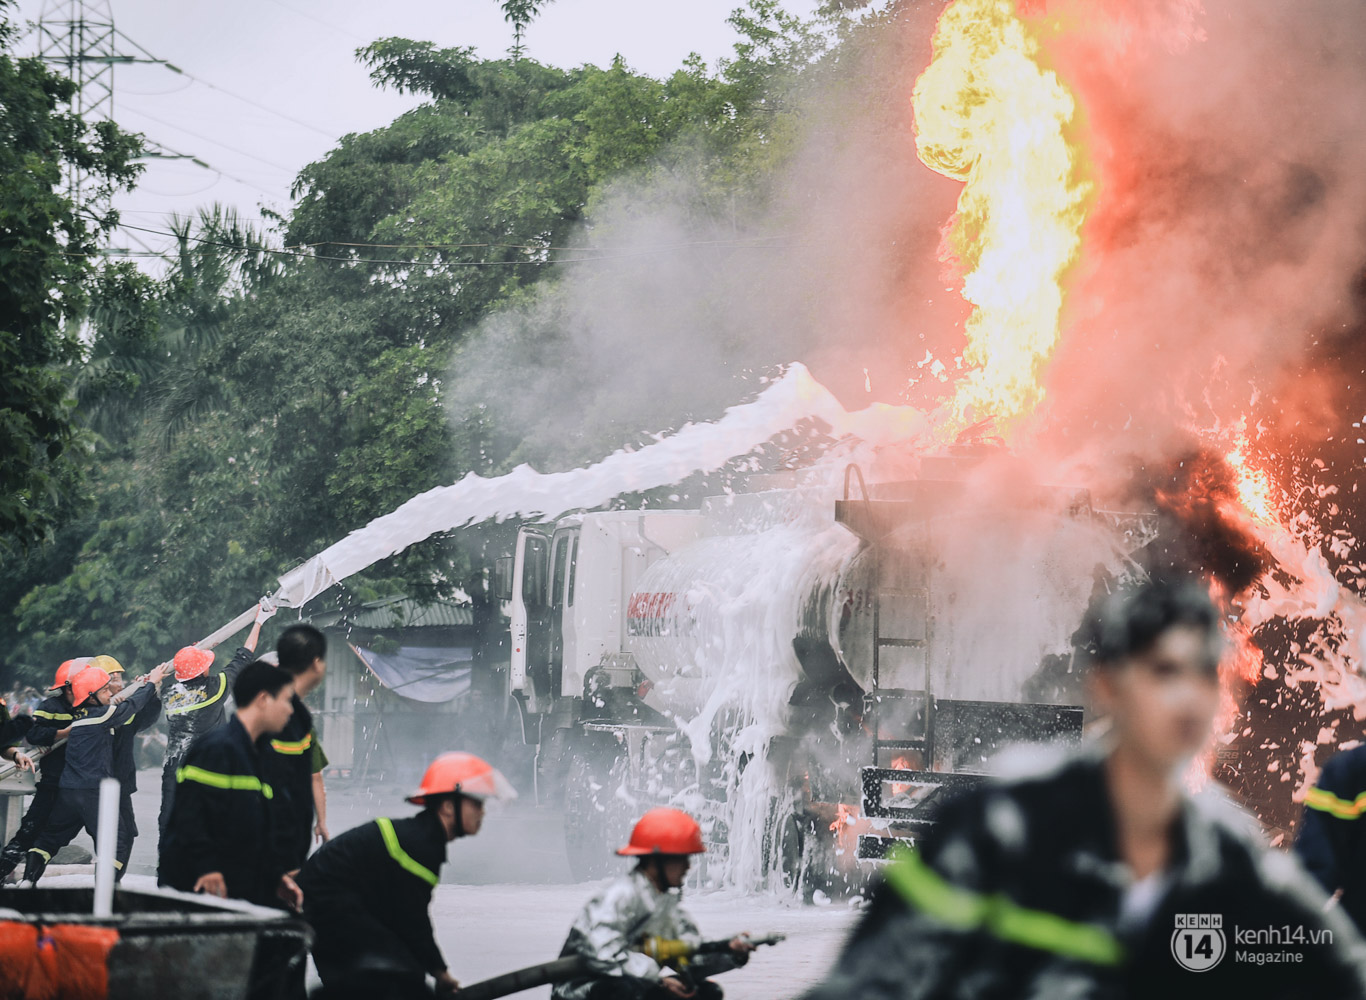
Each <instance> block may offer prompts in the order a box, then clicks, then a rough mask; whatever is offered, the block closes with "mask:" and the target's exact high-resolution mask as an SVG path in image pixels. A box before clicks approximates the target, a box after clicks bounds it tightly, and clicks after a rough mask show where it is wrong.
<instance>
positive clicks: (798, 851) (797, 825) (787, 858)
mask: <svg viewBox="0 0 1366 1000" xmlns="http://www.w3.org/2000/svg"><path fill="white" fill-rule="evenodd" d="M774 836H775V839H776V840H777V852H776V856H775V857H774V859H773V860H774V861H775V862H776V865H777V871H776V874H777V875H778V877H779V878H780V879H781V880H782V886H783V889H785V890H786V891H787V892H790V893H795V892H797V890H798V889H799V888H800V887H801V884H802V881H803V874H804V873H803V871H802V867H803V862H804V860H805V846H806V836H805V833H804V832H803V830H802V824H801V821H800V820H798V819H797V817H796V815H795V814H793V813H788V814H787V815H786V816H784V817H783V818H782V819H781V820H779V822H778V829H777V830H776V831H775V833H774Z"/></svg>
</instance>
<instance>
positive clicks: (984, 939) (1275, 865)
mask: <svg viewBox="0 0 1366 1000" xmlns="http://www.w3.org/2000/svg"><path fill="white" fill-rule="evenodd" d="M1103 764H1104V755H1103V753H1101V752H1100V751H1099V750H1097V749H1094V748H1091V749H1087V750H1084V751H1080V752H1076V753H1073V754H1067V755H1062V756H1061V757H1060V759H1055V760H1053V761H1052V762H1051V763H1050V764H1049V765H1048V766H1045V767H1042V768H1039V769H1036V770H1035V771H1034V773H1032V774H1029V775H1025V776H1022V777H1019V778H1017V779H1014V780H1011V781H1008V782H1005V783H1000V784H992V785H990V786H984V787H982V788H979V789H976V790H974V791H972V792H968V793H965V794H963V795H960V796H959V797H957V798H955V799H953V800H951V801H950V802H948V803H947V804H946V805H945V806H944V807H943V808H942V809H941V811H940V814H939V816H938V822H937V823H936V825H935V826H934V827H933V828H932V829H931V830H930V831H929V833H928V834H926V835H925V837H924V838H923V839H922V840H921V841H920V843H919V845H918V846H919V850H918V852H917V853H908V854H907V855H906V856H904V857H903V858H902V859H901V860H899V861H896V862H895V863H893V864H891V865H889V866H888V867H887V869H886V871H885V879H884V882H883V884H882V885H881V887H880V888H879V889H878V890H877V892H876V895H875V897H874V900H873V902H872V904H871V906H870V907H869V912H868V913H867V915H866V916H865V917H864V918H863V920H862V922H861V923H860V924H859V926H858V927H857V928H856V930H855V932H854V934H853V935H852V937H851V938H850V940H849V942H848V944H847V945H846V947H845V950H844V952H843V954H842V955H841V956H840V958H839V960H838V962H837V963H836V966H835V968H834V970H833V972H832V973H831V974H830V976H829V977H828V978H827V979H826V981H825V982H824V983H823V984H822V985H820V986H818V987H817V988H816V989H815V990H813V991H812V992H810V993H809V994H807V998H808V1000H847V998H849V997H855V996H856V997H860V998H870V1000H878V998H897V1000H912V998H921V997H935V998H952V997H974V998H983V997H1086V998H1112V997H1136V998H1138V997H1142V998H1151V997H1161V998H1163V1000H1175V998H1180V997H1193V998H1194V997H1199V998H1202V1000H1207V998H1209V997H1212V996H1221V997H1222V996H1248V997H1254V996H1255V997H1291V996H1295V997H1300V996H1304V997H1309V996H1323V997H1330V996H1331V997H1361V996H1366V978H1363V977H1364V976H1366V972H1364V971H1363V970H1366V964H1363V959H1364V958H1366V946H1363V944H1362V941H1361V939H1360V937H1359V936H1358V935H1357V934H1356V932H1355V930H1354V929H1353V928H1352V926H1351V924H1350V922H1349V921H1347V920H1346V919H1345V918H1343V917H1342V915H1341V914H1338V913H1335V912H1332V911H1330V912H1327V913H1325V912H1323V910H1322V907H1323V904H1324V902H1325V897H1324V895H1323V893H1322V892H1321V891H1320V890H1319V889H1318V887H1317V886H1315V885H1314V884H1313V882H1312V880H1311V879H1309V878H1308V876H1307V875H1306V874H1305V873H1304V872H1303V870H1302V869H1301V868H1300V867H1299V865H1298V864H1297V863H1296V862H1295V860H1294V859H1293V857H1291V856H1290V855H1289V854H1285V853H1281V852H1272V851H1269V850H1268V849H1266V848H1265V847H1264V846H1263V845H1262V844H1261V842H1260V840H1259V838H1258V836H1257V835H1256V833H1255V832H1254V831H1253V829H1252V825H1251V821H1250V819H1249V818H1248V817H1246V816H1245V815H1244V814H1242V813H1241V812H1239V811H1238V810H1236V809H1235V807H1233V806H1232V805H1231V804H1230V803H1228V802H1227V800H1225V799H1223V798H1221V797H1216V796H1212V795H1207V794H1204V793H1202V794H1201V795H1200V796H1190V797H1186V798H1184V799H1183V801H1182V803H1181V806H1180V813H1179V817H1178V819H1177V821H1176V826H1175V829H1174V831H1173V832H1174V834H1175V843H1174V850H1173V854H1172V857H1171V859H1170V862H1169V866H1168V868H1167V869H1166V870H1165V872H1163V873H1160V874H1159V875H1158V876H1157V877H1155V878H1154V879H1152V880H1148V879H1145V880H1143V881H1142V882H1139V883H1135V882H1134V881H1133V880H1132V878H1131V876H1130V874H1129V869H1128V866H1127V865H1125V864H1124V863H1123V862H1122V861H1121V860H1120V854H1119V850H1118V847H1117V838H1116V833H1115V827H1114V820H1113V818H1112V813H1111V810H1110V808H1109V806H1108V802H1109V791H1108V788H1107V784H1106V781H1105V777H1104V771H1103ZM1191 917H1194V918H1195V919H1196V922H1197V925H1198V926H1200V927H1202V928H1203V930H1202V931H1201V932H1198V933H1188V934H1187V935H1186V936H1184V937H1183V936H1182V935H1181V928H1182V926H1183V922H1185V921H1188V920H1189V918H1191ZM1216 921H1217V923H1218V925H1219V926H1218V927H1217V928H1216V927H1215V926H1214V924H1215V923H1216ZM1286 927H1289V928H1291V929H1292V930H1294V929H1296V928H1302V929H1303V931H1304V936H1303V937H1301V938H1300V939H1299V941H1297V942H1294V943H1291V944H1288V945H1275V946H1272V945H1269V944H1267V943H1265V941H1266V940H1269V938H1264V941H1263V943H1261V944H1257V945H1256V946H1250V945H1249V944H1248V943H1247V942H1246V941H1244V940H1241V939H1240V937H1239V934H1240V930H1241V931H1246V930H1248V929H1253V930H1272V929H1274V930H1275V931H1276V933H1280V932H1281V930H1282V929H1283V928H1286ZM1324 931H1331V940H1333V942H1334V943H1333V944H1331V945H1328V944H1324V943H1322V942H1323V941H1326V940H1329V939H1330V938H1329V937H1328V936H1322V937H1318V938H1315V937H1314V935H1316V934H1322V932H1324ZM1314 941H1317V942H1319V943H1310V942H1314ZM1187 946H1189V949H1188V950H1187ZM1284 952H1295V953H1297V954H1299V956H1300V958H1299V959H1297V960H1296V959H1291V960H1288V961H1287V960H1284V959H1280V958H1277V957H1276V956H1277V955H1279V954H1280V953H1284ZM1273 953H1274V954H1273ZM1258 955H1262V956H1270V961H1269V962H1260V964H1259V959H1258V958H1257V957H1256V956H1258ZM1181 959H1184V961H1185V962H1186V963H1187V964H1186V965H1185V966H1183V965H1182V964H1181V962H1180V960H1181Z"/></svg>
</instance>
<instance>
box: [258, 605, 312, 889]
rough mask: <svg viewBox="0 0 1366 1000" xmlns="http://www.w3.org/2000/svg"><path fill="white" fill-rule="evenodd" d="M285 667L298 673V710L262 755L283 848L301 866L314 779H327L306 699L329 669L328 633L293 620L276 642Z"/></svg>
mask: <svg viewBox="0 0 1366 1000" xmlns="http://www.w3.org/2000/svg"><path fill="white" fill-rule="evenodd" d="M275 652H276V656H277V658H278V661H279V665H280V669H281V670H284V671H285V672H286V673H288V674H289V675H290V676H291V677H293V678H294V700H293V703H292V704H293V708H294V714H293V715H291V716H290V717H289V722H288V723H286V724H285V728H284V729H283V730H281V731H280V734H279V735H278V736H276V737H274V738H273V739H272V740H271V741H270V744H269V750H268V751H267V752H266V753H265V754H264V755H263V756H262V765H263V767H264V769H265V773H266V777H267V780H269V781H270V783H271V786H272V787H273V788H274V789H275V798H274V800H273V801H272V805H273V806H274V807H275V809H276V810H277V812H278V813H279V816H278V820H279V822H278V823H277V824H276V833H277V836H278V837H279V840H280V846H279V852H280V855H281V856H282V857H283V858H285V859H286V861H287V863H288V868H289V870H290V871H295V872H297V871H298V870H299V868H300V867H302V866H303V863H304V859H305V858H306V857H308V851H309V848H310V847H312V845H313V833H314V826H313V814H314V799H315V785H316V784H317V783H320V782H321V780H322V770H323V768H324V767H326V766H327V756H326V754H324V753H323V748H322V743H321V742H320V741H319V739H318V733H317V731H316V730H315V729H314V727H313V715H312V713H311V712H309V710H308V706H306V705H305V704H304V703H303V699H304V698H305V697H307V696H308V695H309V694H310V693H311V692H312V691H313V690H314V689H315V688H317V686H318V685H319V684H321V683H322V680H323V676H324V675H325V673H326V671H327V662H326V657H327V639H326V637H325V636H324V635H323V634H322V633H321V632H319V631H318V630H317V629H316V628H314V627H313V626H312V625H306V624H299V625H291V626H289V628H287V629H285V630H284V632H282V633H281V634H280V639H279V641H278V642H277V643H276V645H275Z"/></svg>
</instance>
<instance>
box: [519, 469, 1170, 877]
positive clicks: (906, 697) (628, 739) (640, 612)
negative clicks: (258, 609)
mask: <svg viewBox="0 0 1366 1000" xmlns="http://www.w3.org/2000/svg"><path fill="white" fill-rule="evenodd" d="M921 474H922V477H923V478H919V479H915V480H911V481H905V482H891V483H881V484H874V485H873V486H872V487H871V488H867V487H864V486H863V477H862V475H861V474H860V473H859V472H858V470H857V469H856V468H855V467H853V466H850V467H849V469H848V470H846V473H845V484H844V490H843V494H844V495H843V498H840V497H839V496H838V494H836V495H834V496H832V495H831V491H830V490H828V489H824V490H823V489H821V488H818V487H809V486H808V487H801V486H795V487H791V488H786V489H779V490H768V491H763V492H756V493H748V494H732V495H726V496H720V497H714V498H711V499H708V500H706V501H704V502H703V504H702V505H701V507H700V508H699V509H696V510H645V511H609V512H595V513H584V514H579V515H575V516H570V517H565V518H563V519H561V520H558V521H556V522H555V523H553V524H540V525H527V526H524V527H522V528H521V530H520V532H519V534H518V538H517V544H516V550H515V552H514V554H513V555H512V556H510V557H506V558H505V559H503V560H500V561H499V565H498V568H497V572H496V574H495V576H496V577H497V581H498V586H497V588H496V589H498V590H499V591H501V595H500V596H502V597H503V599H504V600H508V601H510V606H511V613H510V620H511V636H510V640H511V646H510V650H511V657H512V660H511V668H510V672H509V687H510V689H511V690H510V694H511V696H512V697H513V699H514V700H515V702H516V704H517V705H518V707H519V711H520V714H521V721H522V724H523V733H524V736H525V738H526V741H527V742H528V743H529V744H535V745H536V746H537V748H538V749H537V768H536V773H537V795H538V798H539V799H540V800H541V801H546V800H550V801H553V802H558V803H559V804H561V805H562V806H563V809H564V816H565V832H566V842H567V846H568V850H569V856H570V862H571V865H572V867H573V868H574V870H575V872H576V874H577V875H579V876H581V877H591V876H594V875H596V874H598V873H600V872H601V871H602V870H603V869H602V865H604V864H605V862H606V859H607V855H608V852H607V850H606V847H607V845H610V844H613V843H616V842H617V841H618V840H620V839H621V838H622V837H623V836H625V834H626V832H627V831H628V829H629V826H630V823H631V821H632V819H633V818H634V816H635V815H637V814H638V813H639V811H640V810H641V809H643V808H646V807H648V806H651V805H657V804H661V803H673V804H677V805H680V806H682V807H685V808H689V809H691V810H693V811H694V812H695V813H697V814H700V816H701V817H702V819H703V826H704V830H706V831H707V836H708V839H709V842H710V848H711V850H710V852H709V855H708V863H709V864H710V865H711V866H712V868H711V871H710V872H704V873H703V875H702V878H703V879H704V880H705V879H709V878H715V877H717V876H718V875H719V874H723V875H724V877H725V878H726V879H728V880H729V881H732V882H734V883H737V884H741V885H746V886H749V887H755V886H760V885H767V886H769V887H773V886H776V885H779V884H781V885H783V886H786V887H788V888H790V889H801V890H804V891H805V893H806V895H807V897H808V898H809V897H810V896H811V895H812V894H814V893H815V892H816V891H817V890H820V891H824V892H830V891H832V890H835V889H840V888H842V887H845V886H847V887H849V888H851V889H852V888H856V887H857V886H858V885H859V884H861V882H862V880H863V877H864V876H865V875H866V869H867V867H868V866H867V865H864V864H861V862H865V861H872V860H875V859H877V858H880V857H881V856H883V855H884V854H885V853H886V851H887V849H888V847H889V846H890V844H891V843H893V842H895V840H897V839H914V836H915V833H916V831H917V829H921V828H923V826H924V825H925V824H926V823H927V822H928V820H927V819H926V811H927V809H928V808H929V807H930V806H931V804H932V802H933V800H934V798H935V797H936V795H937V794H938V793H940V792H941V790H945V789H952V788H953V787H955V786H961V785H963V784H969V783H972V782H975V781H978V780H980V779H981V775H982V774H984V773H985V772H986V770H987V768H988V765H989V761H990V758H991V757H992V755H993V754H994V753H995V751H996V750H997V749H999V748H1000V747H1002V746H1003V745H1006V744H1009V743H1017V742H1021V741H1031V740H1048V739H1058V738H1063V739H1076V738H1077V737H1078V736H1079V734H1080V732H1081V726H1082V710H1081V709H1080V708H1079V707H1077V706H1076V704H1075V702H1076V701H1077V700H1078V699H1077V698H1076V697H1075V693H1074V692H1075V685H1074V684H1073V683H1072V681H1073V680H1074V678H1073V677H1072V676H1071V675H1070V674H1069V670H1070V664H1071V642H1070V637H1071V634H1072V632H1073V630H1074V629H1075V628H1076V626H1077V624H1078V623H1079V621H1080V618H1081V615H1082V612H1083V610H1084V608H1085V606H1086V603H1087V601H1088V600H1089V599H1090V597H1091V595H1092V592H1093V589H1094V587H1095V586H1096V585H1097V580H1098V579H1102V578H1105V579H1112V578H1114V577H1116V576H1118V575H1122V573H1123V571H1124V565H1125V563H1126V562H1127V556H1128V554H1129V553H1130V552H1131V551H1132V550H1134V549H1135V548H1137V547H1139V546H1140V545H1141V544H1144V543H1145V542H1146V541H1147V540H1148V537H1149V532H1148V530H1147V527H1146V526H1145V524H1144V519H1143V518H1142V517H1141V516H1136V515H1117V514H1109V513H1105V512H1098V511H1096V510H1094V509H1093V508H1092V505H1091V502H1090V498H1089V495H1088V493H1087V492H1086V491H1084V490H1076V489H1054V488H1038V487H1020V486H1012V485H1009V484H1004V485H1003V482H1002V481H1001V480H999V478H998V479H997V480H995V481H992V482H990V483H983V482H980V481H975V480H974V477H973V468H972V466H971V464H966V465H965V463H963V462H961V461H956V460H950V459H944V460H925V461H924V462H922V465H921ZM851 486H852V487H853V491H852V492H851ZM1041 665H1042V669H1041ZM718 860H719V861H720V862H721V863H722V864H723V865H724V866H725V867H724V869H722V870H721V871H720V872H718V870H717V869H716V867H715V866H716V865H717V863H718Z"/></svg>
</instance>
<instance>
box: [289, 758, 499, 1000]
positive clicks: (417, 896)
mask: <svg viewBox="0 0 1366 1000" xmlns="http://www.w3.org/2000/svg"><path fill="white" fill-rule="evenodd" d="M516 794H517V793H516V792H515V791H513V789H512V786H511V785H509V784H508V782H507V779H506V778H504V777H503V776H502V774H500V773H499V772H498V770H497V769H496V768H494V767H493V766H492V765H490V764H489V763H488V762H487V761H484V760H481V759H480V758H478V757H476V756H474V755H473V754H467V753H444V754H442V755H441V756H440V757H437V758H436V760H434V761H432V763H431V765H430V766H429V767H428V768H427V772H426V774H424V775H423V776H422V785H421V787H420V788H418V790H417V791H416V792H414V793H413V794H412V795H410V796H408V801H409V802H412V803H413V804H415V805H420V806H422V811H421V812H420V813H418V814H417V815H416V816H410V817H408V818H406V819H377V820H375V821H374V822H373V823H366V824H364V825H362V826H358V827H356V828H354V829H352V830H348V831H346V832H345V833H343V834H341V835H340V836H338V837H334V838H333V839H332V840H330V841H328V842H327V843H325V844H323V845H322V847H320V848H318V850H317V851H316V852H315V853H314V854H313V856H312V857H310V858H309V859H308V861H307V862H305V864H304V867H303V871H301V872H300V873H299V885H300V887H301V888H302V889H303V893H304V916H305V917H306V918H307V920H308V922H309V923H310V924H312V925H313V931H314V935H315V936H314V941H313V960H314V964H315V965H316V966H317V969H318V975H319V976H320V977H321V978H322V981H323V985H324V987H326V988H327V995H328V996H332V997H339V996H376V997H409V996H423V995H425V991H426V985H425V980H426V976H427V975H428V974H430V975H432V976H434V977H435V979H436V988H437V990H438V991H439V992H442V993H453V992H455V991H456V990H457V989H459V983H457V982H456V980H455V978H454V977H453V976H452V975H451V974H450V972H449V971H448V970H447V968H446V962H445V959H443V958H442V957H441V950H440V949H439V948H438V947H437V946H436V939H435V937H434V936H433V934H432V922H431V917H430V915H429V914H428V907H429V905H430V903H431V899H432V890H433V889H434V888H435V887H436V884H437V882H438V881H439V879H440V874H441V866H442V864H444V863H445V861H446V845H447V844H448V843H449V842H450V841H452V840H455V839H456V838H457V837H472V836H474V835H475V834H477V833H478V832H479V829H480V826H481V825H482V824H483V820H484V803H485V800H487V799H490V798H493V799H511V798H515V797H516Z"/></svg>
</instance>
